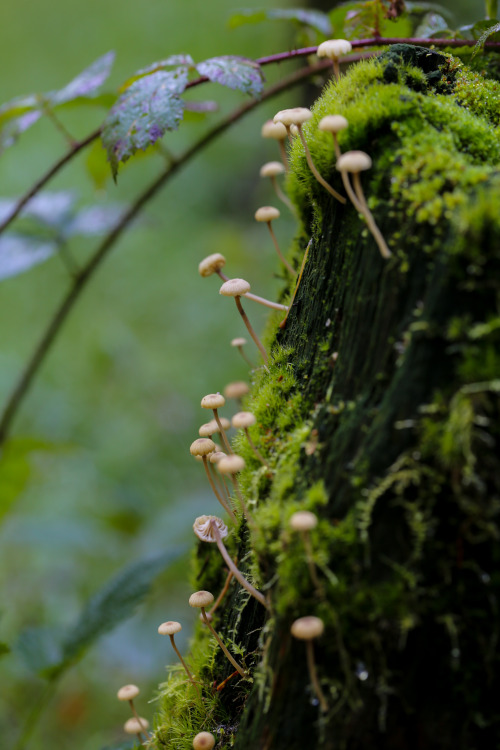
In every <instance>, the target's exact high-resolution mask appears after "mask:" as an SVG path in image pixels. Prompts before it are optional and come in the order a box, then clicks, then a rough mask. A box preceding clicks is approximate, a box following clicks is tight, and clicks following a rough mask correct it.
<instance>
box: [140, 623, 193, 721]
mask: <svg viewBox="0 0 500 750" xmlns="http://www.w3.org/2000/svg"><path fill="white" fill-rule="evenodd" d="M170 643H171V644H172V648H173V649H174V651H175V653H176V654H177V656H178V658H179V661H180V663H181V664H182V666H183V667H184V669H185V672H186V674H187V676H188V677H189V682H190V683H191V684H192V685H193V687H194V688H195V690H196V692H197V693H198V698H201V694H200V690H199V688H198V685H197V684H196V682H195V681H194V678H193V675H192V674H191V672H190V671H189V669H188V666H187V664H186V662H185V661H184V659H183V658H182V656H181V653H180V651H179V649H178V648H177V646H176V644H175V640H174V636H173V635H171V636H170ZM135 718H136V719H139V717H138V716H137V714H136V715H135ZM139 721H140V719H139Z"/></svg>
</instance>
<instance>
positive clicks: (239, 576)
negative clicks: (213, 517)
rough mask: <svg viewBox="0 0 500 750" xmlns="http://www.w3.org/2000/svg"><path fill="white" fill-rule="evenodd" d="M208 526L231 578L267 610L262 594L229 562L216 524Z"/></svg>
mask: <svg viewBox="0 0 500 750" xmlns="http://www.w3.org/2000/svg"><path fill="white" fill-rule="evenodd" d="M210 526H211V527H212V531H213V534H214V536H215V541H216V542H217V547H218V548H219V552H220V553H221V555H222V557H223V558H224V562H225V563H226V565H227V567H228V568H229V570H230V571H231V572H232V574H233V576H234V577H235V578H236V580H237V581H239V582H240V583H241V585H242V586H243V588H244V589H246V590H247V591H248V593H249V594H251V595H252V596H253V597H254V599H257V601H258V602H260V604H262V606H263V607H265V608H266V609H269V605H268V603H267V601H266V598H265V596H264V594H261V592H260V591H257V589H256V588H255V587H254V586H252V584H251V583H249V582H248V581H247V579H246V578H245V576H244V575H243V574H242V573H240V571H239V570H238V568H237V567H236V565H235V564H234V562H233V561H232V560H231V557H230V556H229V553H228V551H227V549H226V548H225V546H224V542H223V541H222V537H221V535H220V532H219V529H218V528H217V524H215V523H211V524H210Z"/></svg>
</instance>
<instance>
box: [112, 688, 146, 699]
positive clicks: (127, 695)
mask: <svg viewBox="0 0 500 750" xmlns="http://www.w3.org/2000/svg"><path fill="white" fill-rule="evenodd" d="M139 693H140V690H139V688H138V687H137V685H132V684H131V685H124V686H123V687H121V688H120V689H119V691H118V692H117V694H116V697H117V698H118V700H119V701H132V700H134V698H136V697H137V696H138V695H139Z"/></svg>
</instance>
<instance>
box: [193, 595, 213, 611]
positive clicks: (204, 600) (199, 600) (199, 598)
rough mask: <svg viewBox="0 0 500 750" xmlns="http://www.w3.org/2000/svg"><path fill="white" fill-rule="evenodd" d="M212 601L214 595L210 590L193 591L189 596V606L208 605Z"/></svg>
mask: <svg viewBox="0 0 500 750" xmlns="http://www.w3.org/2000/svg"><path fill="white" fill-rule="evenodd" d="M213 603H214V595H213V594H211V593H210V591H195V592H194V594H191V596H190V597H189V606H190V607H198V608H200V607H209V606H210V605H211V604H213Z"/></svg>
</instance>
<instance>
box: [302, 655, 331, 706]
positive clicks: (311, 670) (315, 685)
mask: <svg viewBox="0 0 500 750" xmlns="http://www.w3.org/2000/svg"><path fill="white" fill-rule="evenodd" d="M306 654H307V668H308V670H309V677H310V678H311V682H312V686H313V688H314V692H315V693H316V695H317V696H318V700H319V704H320V707H321V710H322V711H323V712H325V713H326V711H328V703H327V701H326V698H325V695H324V693H323V691H322V690H321V687H320V684H319V680H318V675H317V673H316V665H315V663H314V646H313V644H312V641H306Z"/></svg>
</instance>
